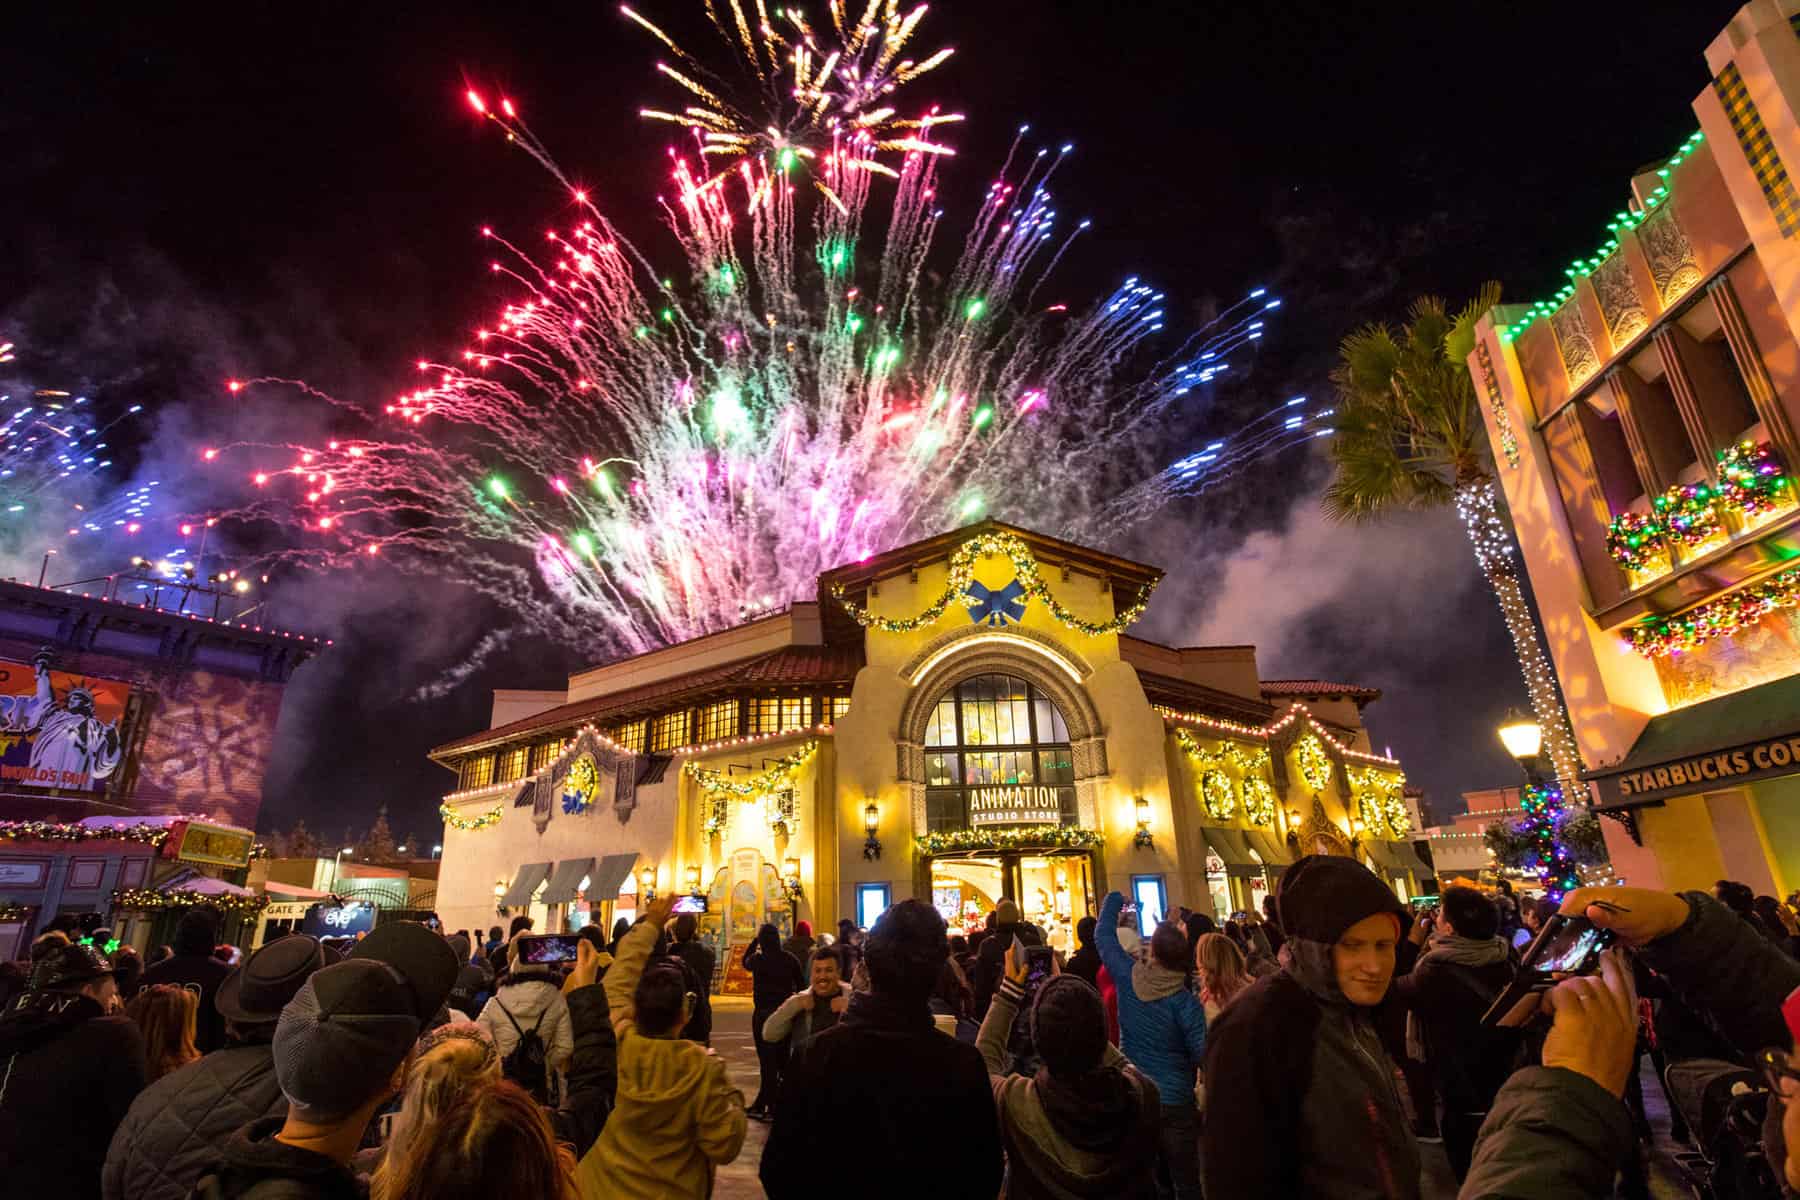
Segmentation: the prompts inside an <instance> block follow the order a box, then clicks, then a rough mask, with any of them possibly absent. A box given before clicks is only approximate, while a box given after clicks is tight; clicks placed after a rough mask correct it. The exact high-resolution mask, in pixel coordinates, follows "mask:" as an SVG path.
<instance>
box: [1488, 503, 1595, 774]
mask: <svg viewBox="0 0 1800 1200" xmlns="http://www.w3.org/2000/svg"><path fill="white" fill-rule="evenodd" d="M1456 515H1457V516H1458V517H1460V518H1462V523H1463V527H1464V528H1465V529H1467V530H1468V533H1469V541H1470V542H1472V543H1473V544H1474V546H1475V561H1476V562H1477V563H1478V564H1479V565H1480V567H1481V573H1482V575H1484V576H1485V577H1486V578H1487V581H1488V586H1489V587H1491V588H1493V589H1494V599H1495V601H1496V602H1498V603H1499V605H1500V615H1501V616H1503V617H1504V618H1505V619H1506V631H1507V632H1508V633H1510V634H1511V635H1512V640H1513V652H1514V653H1515V654H1517V655H1518V658H1519V669H1520V671H1522V672H1523V673H1524V676H1525V692H1526V695H1527V696H1528V697H1529V698H1530V700H1531V711H1532V715H1533V716H1535V717H1536V718H1537V722H1538V725H1539V727H1540V728H1542V730H1543V736H1544V749H1545V750H1546V752H1547V753H1548V754H1549V757H1550V762H1551V765H1552V766H1553V768H1554V769H1555V771H1556V778H1557V779H1558V780H1559V781H1561V782H1562V784H1563V786H1564V787H1565V788H1567V789H1568V790H1569V792H1570V794H1572V795H1585V794H1586V788H1587V785H1586V784H1584V783H1582V782H1581V755H1580V753H1579V752H1578V751H1577V750H1576V748H1575V735H1574V733H1573V731H1571V730H1570V728H1569V718H1568V715H1567V714H1566V713H1565V712H1564V711H1563V704H1562V692H1561V691H1560V690H1559V688H1558V687H1557V683H1556V674H1555V672H1554V671H1552V670H1551V669H1550V661H1549V659H1548V658H1546V657H1545V655H1544V651H1543V647H1542V646H1541V645H1539V643H1538V634H1537V623H1536V622H1535V621H1534V620H1533V618H1532V615H1531V605H1530V604H1528V603H1526V600H1525V591H1524V589H1523V588H1521V587H1520V586H1519V577H1518V568H1517V567H1516V566H1515V564H1514V561H1513V543H1512V535H1511V534H1510V533H1509V532H1508V531H1507V528H1506V523H1505V522H1504V521H1502V520H1501V519H1500V506H1499V501H1498V499H1497V497H1496V494H1495V491H1494V481H1493V480H1492V479H1490V478H1486V477H1482V478H1479V479H1476V480H1473V481H1471V482H1469V483H1465V484H1462V485H1461V486H1459V487H1458V488H1457V489H1456Z"/></svg>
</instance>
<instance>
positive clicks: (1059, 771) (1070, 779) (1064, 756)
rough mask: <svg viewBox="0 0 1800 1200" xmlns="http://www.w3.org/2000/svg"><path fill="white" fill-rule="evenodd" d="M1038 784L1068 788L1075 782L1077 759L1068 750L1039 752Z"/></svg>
mask: <svg viewBox="0 0 1800 1200" xmlns="http://www.w3.org/2000/svg"><path fill="white" fill-rule="evenodd" d="M1038 782H1040V783H1042V784H1044V785H1046V786H1048V787H1068V786H1069V785H1071V784H1073V783H1074V782H1075V759H1074V757H1073V756H1072V755H1071V754H1070V753H1069V751H1067V750H1040V751H1038Z"/></svg>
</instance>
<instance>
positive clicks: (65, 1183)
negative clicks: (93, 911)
mask: <svg viewBox="0 0 1800 1200" xmlns="http://www.w3.org/2000/svg"><path fill="white" fill-rule="evenodd" d="M144 1073H145V1067H144V1039H143V1037H142V1035H140V1034H139V1033H138V1027H137V1026H136V1025H135V1024H133V1023H132V1022H131V1021H129V1020H127V1019H126V1018H124V1017H109V1016H106V1015H105V1013H104V1012H103V1011H102V1009H101V1008H100V1005H99V1004H98V1003H96V1002H95V1001H93V1000H91V999H89V998H88V997H86V996H83V995H80V994H79V993H75V992H26V993H25V994H24V995H22V996H19V997H18V998H17V999H15V1000H14V1001H13V1004H12V1007H11V1008H9V1009H8V1010H7V1011H6V1014H5V1016H3V1017H0V1080H3V1081H4V1084H3V1085H0V1189H3V1190H4V1191H5V1193H6V1194H7V1195H9V1196H55V1197H58V1200H63V1198H66V1197H98V1196H99V1195H100V1164H101V1163H102V1162H103V1161H104V1160H105V1158H106V1147H107V1143H108V1142H110V1141H111V1140H112V1135H113V1131H114V1130H115V1129H117V1128H118V1126H119V1121H120V1120H121V1119H122V1118H123V1117H124V1116H125V1112H126V1110H127V1109H129V1108H130V1107H131V1101H132V1099H133V1098H134V1097H135V1096H136V1095H137V1094H138V1092H140V1091H142V1090H143V1087H144Z"/></svg>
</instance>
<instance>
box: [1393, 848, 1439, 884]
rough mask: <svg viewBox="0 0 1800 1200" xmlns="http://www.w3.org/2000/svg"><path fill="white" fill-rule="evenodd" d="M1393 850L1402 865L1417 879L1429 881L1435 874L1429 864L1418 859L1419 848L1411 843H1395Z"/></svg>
mask: <svg viewBox="0 0 1800 1200" xmlns="http://www.w3.org/2000/svg"><path fill="white" fill-rule="evenodd" d="M1394 850H1395V852H1396V853H1397V854H1398V855H1399V857H1400V861H1401V863H1402V864H1403V865H1405V866H1407V867H1409V868H1410V869H1411V870H1412V873H1413V874H1414V875H1415V876H1417V877H1418V878H1419V879H1422V880H1423V879H1430V878H1431V877H1432V876H1433V875H1436V874H1437V871H1436V870H1434V869H1433V868H1432V866H1431V864H1430V863H1428V862H1426V861H1425V860H1424V859H1423V858H1420V857H1419V848H1418V847H1417V846H1415V845H1413V844H1412V843H1411V842H1395V843H1394Z"/></svg>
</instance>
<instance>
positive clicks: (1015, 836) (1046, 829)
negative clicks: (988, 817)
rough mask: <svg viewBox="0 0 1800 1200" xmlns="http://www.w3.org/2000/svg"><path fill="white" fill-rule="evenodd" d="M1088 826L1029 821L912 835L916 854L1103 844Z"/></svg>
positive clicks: (1087, 847)
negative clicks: (1027, 823) (1019, 826)
mask: <svg viewBox="0 0 1800 1200" xmlns="http://www.w3.org/2000/svg"><path fill="white" fill-rule="evenodd" d="M1105 840H1106V839H1104V838H1102V837H1101V836H1100V835H1099V834H1098V833H1096V832H1094V831H1093V830H1092V829H1081V828H1078V827H1076V826H1074V825H1031V826H1027V827H1025V828H1022V829H956V830H951V831H949V832H945V833H925V834H920V835H919V836H918V837H915V838H914V839H913V845H914V846H916V847H918V851H919V853H920V854H923V855H926V856H930V855H936V854H946V853H949V852H950V851H953V850H1091V849H1093V848H1094V847H1096V846H1100V845H1102V844H1104V842H1105Z"/></svg>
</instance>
